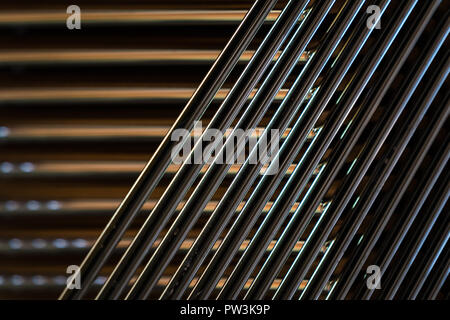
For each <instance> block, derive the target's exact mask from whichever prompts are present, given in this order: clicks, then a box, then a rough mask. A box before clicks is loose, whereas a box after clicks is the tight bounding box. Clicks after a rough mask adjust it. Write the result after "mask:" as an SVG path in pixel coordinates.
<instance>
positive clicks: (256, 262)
mask: <svg viewBox="0 0 450 320" xmlns="http://www.w3.org/2000/svg"><path fill="white" fill-rule="evenodd" d="M276 3H277V1H275V0H270V1H269V0H267V1H266V0H256V1H255V2H254V4H253V6H252V7H251V8H250V9H249V11H248V13H247V14H246V15H245V17H244V19H243V20H242V22H241V23H240V25H239V27H238V28H237V30H236V31H235V33H234V34H233V36H232V37H231V39H230V40H229V42H228V44H227V45H226V47H225V48H224V49H223V51H222V52H221V53H220V55H219V56H218V58H217V60H216V61H215V63H214V64H213V66H212V67H211V69H210V71H209V72H208V73H207V75H206V76H205V78H204V80H203V81H202V82H201V84H200V85H199V87H198V88H197V90H196V91H195V92H194V94H193V95H192V97H191V98H190V100H189V102H188V103H187V104H186V106H185V108H184V109H183V111H182V113H181V114H180V115H179V117H178V119H177V120H176V122H175V123H174V124H173V126H172V127H171V129H170V130H169V131H168V132H167V134H166V136H165V138H164V139H163V141H162V142H161V144H160V146H159V148H158V149H157V151H156V152H155V153H154V154H153V156H152V158H151V159H150V160H149V162H148V163H147V165H146V166H145V168H144V170H143V171H142V172H141V174H140V175H139V177H138V179H137V180H136V182H135V183H134V185H133V187H132V188H131V190H130V191H129V193H128V194H127V196H126V197H125V199H123V201H122V203H121V204H120V206H119V207H118V208H117V210H116V211H115V213H114V215H113V216H112V218H111V219H110V221H109V223H108V224H107V225H106V227H105V228H104V230H103V232H102V234H101V235H100V237H99V238H98V240H97V241H96V242H95V244H94V245H93V246H92V248H91V249H90V251H89V253H88V254H87V256H86V257H85V259H84V261H83V263H82V264H81V266H80V269H79V273H80V275H81V281H82V283H81V288H80V289H76V290H73V289H69V288H66V289H65V290H64V291H63V293H62V294H61V296H60V299H83V298H86V297H87V295H88V293H89V292H91V291H92V288H93V283H94V280H95V279H96V278H97V276H98V275H99V273H100V271H101V270H102V268H103V267H104V266H105V264H106V263H107V262H108V261H109V259H110V258H111V254H112V252H113V251H114V249H115V248H116V246H117V245H118V243H119V241H120V240H121V239H122V237H123V236H124V233H125V232H126V231H127V229H128V228H129V227H130V224H131V223H132V222H133V220H134V219H135V217H136V216H137V214H138V213H139V212H140V210H141V209H142V207H143V205H144V203H145V202H146V201H147V199H148V198H149V196H150V195H151V194H152V192H154V190H155V188H156V187H157V186H158V185H159V184H160V181H161V178H162V177H163V175H164V173H165V172H166V170H168V168H169V166H170V165H171V164H172V162H173V154H174V150H176V151H177V152H178V151H180V150H179V149H177V148H178V145H179V142H178V141H175V140H174V139H173V135H174V133H176V132H177V130H178V129H185V130H187V131H191V130H193V129H194V130H195V126H196V121H200V120H202V119H203V118H202V117H203V115H204V113H205V112H206V110H207V109H208V110H211V109H214V108H215V109H214V116H213V117H212V119H211V120H210V121H209V123H208V125H207V127H206V128H205V129H204V130H203V131H202V132H200V133H199V137H197V139H196V140H194V144H193V146H191V147H192V148H191V150H190V153H188V155H187V157H185V158H184V160H183V161H184V162H183V163H182V165H181V166H180V167H179V169H178V170H177V171H176V174H175V175H174V176H173V177H172V178H171V181H170V183H169V184H168V185H167V187H166V189H165V190H164V192H163V193H162V195H160V196H159V197H158V199H157V201H156V203H155V205H154V206H153V207H152V209H151V211H150V212H148V214H147V215H146V219H145V221H144V222H143V224H142V225H141V226H140V229H139V231H138V233H137V234H136V235H135V236H134V238H133V240H132V241H131V243H130V244H129V245H128V247H127V249H126V251H125V252H124V253H123V255H122V257H121V258H120V260H119V261H118V262H117V264H116V265H115V266H114V269H113V271H112V272H111V273H110V274H109V275H108V278H107V281H106V282H105V283H104V284H103V285H102V286H101V288H100V290H99V291H98V292H96V294H95V295H96V299H147V298H149V297H151V296H154V292H155V290H156V286H157V285H158V283H159V281H160V280H161V278H162V276H163V274H164V273H165V272H166V270H167V268H168V267H169V266H170V265H172V266H173V265H175V266H176V268H175V270H172V271H171V274H170V281H169V282H168V283H167V284H166V285H165V287H164V290H163V292H162V293H159V294H158V296H159V299H184V298H188V299H325V298H326V299H396V298H404V299H435V298H438V297H441V298H442V297H443V298H445V291H446V289H445V288H446V286H448V280H447V276H448V270H449V265H448V263H449V260H448V255H449V252H450V251H449V244H448V242H447V240H448V237H449V232H450V224H449V215H448V205H447V199H448V195H449V176H448V172H449V168H448V159H449V155H450V148H449V133H448V113H449V110H450V108H449V97H448V81H447V77H448V72H449V70H450V69H449V68H450V64H449V52H448V49H447V47H446V43H447V44H448V38H447V36H448V32H449V28H450V21H449V18H448V11H447V10H448V8H446V5H445V3H444V2H441V1H438V0H430V1H414V0H408V1H403V2H397V1H389V0H379V1H375V3H373V2H368V1H365V0H357V1H353V0H348V1H333V0H316V1H308V0H292V1H289V2H287V4H286V5H285V7H284V8H283V10H282V11H281V14H280V15H279V16H278V17H277V19H276V21H275V22H274V23H273V24H272V26H271V28H270V30H268V31H267V32H266V31H265V32H266V33H265V34H264V38H263V41H262V42H260V43H259V46H258V47H257V49H256V50H255V52H254V54H253V55H252V57H251V59H249V60H248V62H247V64H246V66H245V69H244V71H243V72H242V73H241V74H240V75H239V77H238V79H237V80H236V81H235V82H234V83H233V85H232V87H231V89H230V90H229V91H228V93H227V95H226V97H225V99H224V100H223V101H222V102H221V104H220V105H219V106H218V107H214V106H212V105H211V102H212V101H213V99H214V97H215V95H216V94H217V93H218V92H219V90H220V89H221V88H222V85H223V84H224V82H225V80H226V79H227V77H228V75H229V74H230V72H231V71H232V70H233V68H234V67H235V66H236V64H237V62H238V60H239V59H240V57H241V55H242V54H243V53H244V51H245V50H246V49H247V48H248V47H249V45H250V44H251V43H252V41H253V40H254V38H255V36H256V35H257V34H259V32H261V30H260V27H261V26H262V25H263V23H264V22H265V20H266V18H267V16H268V15H269V14H270V12H271V10H272V9H273V8H274V6H275V5H276ZM280 51H281V54H280V55H279V56H277V57H276V61H275V63H272V61H273V59H274V57H275V56H276V55H277V53H278V52H280ZM305 55H307V57H308V60H307V61H306V63H305V64H304V65H303V67H302V68H301V70H298V68H295V67H296V66H297V65H298V61H299V59H300V58H301V57H302V56H305ZM288 77H294V79H295V81H294V82H293V83H292V84H290V85H289V87H286V86H287V85H288V82H287V79H288ZM282 89H287V93H286V95H285V96H284V97H283V99H282V101H281V103H279V104H278V105H277V106H276V108H275V109H273V104H274V101H275V98H276V97H277V94H279V92H280V90H282ZM255 90H256V93H254V96H253V97H252V99H251V101H250V102H248V101H249V100H248V98H249V96H250V95H251V94H252V93H253V92H255ZM273 110H274V111H273ZM272 111H273V113H270V112H272ZM268 116H269V121H268V122H267V123H263V120H264V118H265V117H266V118H267V117H268ZM257 127H263V128H264V131H263V132H262V134H261V135H260V136H259V137H258V140H257V141H256V143H254V144H253V145H252V144H250V139H249V138H248V137H245V136H239V135H237V132H238V130H243V131H246V130H247V131H248V130H250V131H251V130H252V129H255V128H257ZM210 130H216V131H220V132H225V131H226V130H228V132H229V134H227V135H224V138H223V141H220V142H221V143H220V144H219V143H218V141H215V140H214V141H213V140H212V139H211V136H208V134H209V132H210ZM274 132H277V133H279V134H275V133H274ZM189 137H190V136H189ZM183 143H187V142H186V141H184V142H183ZM189 143H191V141H190V140H189ZM263 143H267V145H266V147H267V148H268V149H270V151H271V152H267V153H266V158H270V161H266V162H264V161H262V160H261V159H258V160H259V161H256V162H255V161H252V159H255V158H258V157H260V158H261V146H262V144H263ZM208 149H209V150H215V152H214V154H213V153H211V154H210V155H211V159H213V160H212V161H211V162H209V163H205V162H204V161H201V162H197V161H195V160H196V156H197V155H198V154H199V153H200V154H202V153H203V154H204V150H208ZM230 150H231V151H232V153H233V154H237V153H238V151H239V150H241V151H242V150H244V151H245V158H244V159H243V160H244V161H242V162H241V163H240V164H239V170H238V171H237V173H236V175H235V176H234V177H233V179H232V181H231V183H229V184H226V183H225V177H226V175H227V173H228V172H229V170H230V169H231V167H232V163H231V162H230V161H225V163H224V162H223V161H220V160H219V159H224V158H225V159H226V160H235V157H233V156H232V157H231V158H232V159H231V158H230V156H229V154H228V153H229V152H230ZM236 158H237V157H236ZM292 166H294V168H293V169H292V170H291V168H292ZM289 170H291V171H290V173H289V176H288V177H287V178H286V173H287V172H288V171H289ZM220 187H224V188H225V190H226V191H225V192H224V193H223V195H222V196H221V198H220V200H219V201H218V203H217V204H216V206H215V207H214V208H213V209H212V213H210V214H209V216H208V219H207V220H206V221H203V222H201V220H200V218H201V217H202V214H203V212H204V210H205V207H206V206H207V205H208V204H209V203H210V201H211V199H212V198H213V196H214V195H215V194H216V192H217V190H218V189H219V188H220ZM241 203H243V206H242V207H241V208H240V209H239V211H238V214H236V212H237V210H238V207H239V206H240V204H241ZM268 203H272V204H271V206H270V208H269V209H268V210H266V211H265V210H264V209H265V208H266V207H267V205H268ZM180 206H181V208H180ZM199 223H202V225H201V226H200V228H201V231H200V233H199V234H198V235H197V237H196V239H195V241H194V242H193V244H192V245H191V246H190V247H189V250H188V251H187V253H186V254H185V256H184V258H183V259H182V260H181V261H180V260H179V259H178V260H176V258H175V254H176V253H177V252H178V250H179V249H180V247H181V245H182V244H183V242H184V241H186V239H187V237H188V234H189V233H190V232H191V230H192V229H193V228H194V226H195V225H198V224H199ZM158 238H160V239H162V240H160V241H159V242H158V244H157V245H156V249H155V250H151V249H152V248H153V247H154V246H155V243H156V241H157V239H158ZM247 239H248V241H247ZM299 241H300V243H301V248H300V249H299V250H295V248H296V246H297V245H298V243H299ZM244 243H246V244H245V249H244V251H243V252H242V253H240V252H239V250H240V248H242V246H243V244H244ZM216 244H218V246H216V247H215V245H216ZM213 248H214V249H213ZM394 261H395V262H396V263H393V262H394ZM447 290H448V288H447ZM447 293H448V292H447Z"/></svg>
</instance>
